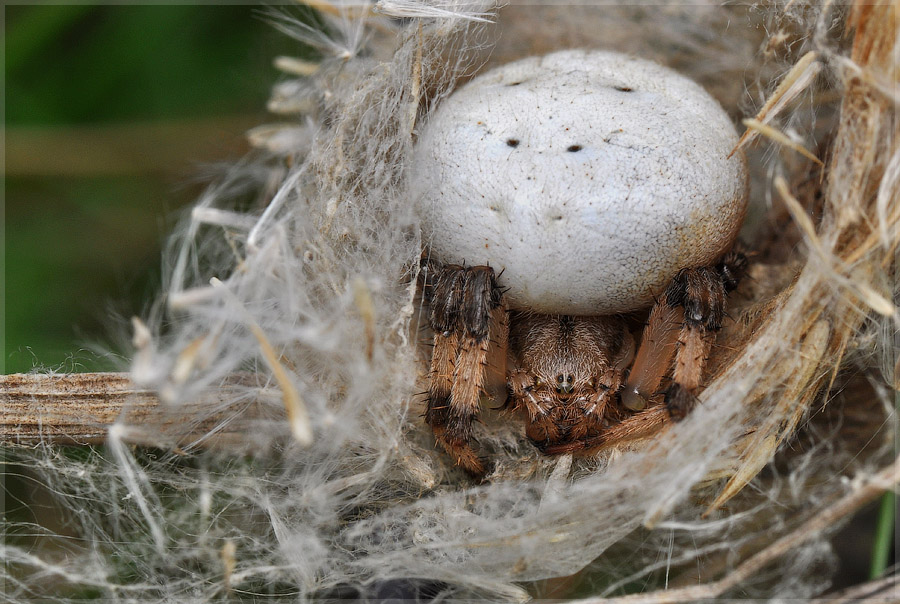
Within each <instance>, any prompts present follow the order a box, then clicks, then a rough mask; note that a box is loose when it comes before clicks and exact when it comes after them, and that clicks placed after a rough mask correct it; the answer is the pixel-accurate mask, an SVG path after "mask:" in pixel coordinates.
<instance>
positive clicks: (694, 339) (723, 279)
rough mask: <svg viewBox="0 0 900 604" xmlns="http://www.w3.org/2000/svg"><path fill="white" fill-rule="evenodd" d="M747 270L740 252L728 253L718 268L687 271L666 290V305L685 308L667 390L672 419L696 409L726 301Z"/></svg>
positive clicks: (745, 261) (667, 401)
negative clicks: (670, 380) (704, 372)
mask: <svg viewBox="0 0 900 604" xmlns="http://www.w3.org/2000/svg"><path fill="white" fill-rule="evenodd" d="M746 266H747V259H746V257H745V256H744V255H743V254H741V253H740V252H729V253H728V254H726V255H725V256H724V257H723V258H722V259H721V260H720V261H719V262H718V263H717V264H715V265H713V266H703V267H700V268H694V269H684V270H682V271H680V272H679V273H678V275H676V276H675V279H674V280H673V281H672V284H671V285H670V286H669V289H668V290H666V296H665V298H666V304H667V305H669V306H671V307H675V306H681V307H683V308H684V323H683V326H682V328H681V331H680V332H679V334H678V343H677V345H676V352H675V369H674V371H673V374H672V384H671V385H670V386H669V388H668V389H667V390H666V395H665V401H666V407H667V408H668V410H669V415H670V416H671V417H672V418H673V419H675V420H679V419H682V418H684V417H685V415H687V413H688V412H690V410H691V409H692V408H693V407H694V405H695V403H696V400H697V391H698V389H699V387H700V383H701V380H702V379H703V370H704V369H705V367H706V362H707V360H708V359H709V353H710V350H711V349H712V344H713V341H714V340H715V337H716V333H717V332H718V331H719V329H721V327H722V320H723V319H724V317H725V299H726V297H727V296H728V293H729V292H731V291H732V290H734V289H735V288H736V287H737V284H738V281H739V280H740V278H741V276H743V274H744V272H745V270H746Z"/></svg>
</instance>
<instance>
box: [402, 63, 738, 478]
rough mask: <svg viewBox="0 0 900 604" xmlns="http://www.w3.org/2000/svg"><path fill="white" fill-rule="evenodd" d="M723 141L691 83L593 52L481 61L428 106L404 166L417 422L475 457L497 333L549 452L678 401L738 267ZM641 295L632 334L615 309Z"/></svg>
mask: <svg viewBox="0 0 900 604" xmlns="http://www.w3.org/2000/svg"><path fill="white" fill-rule="evenodd" d="M735 141H736V134H735V132H734V128H733V126H732V124H731V122H730V121H729V120H728V118H727V116H726V115H725V114H724V112H723V111H722V109H721V107H719V105H718V103H717V102H716V101H714V100H713V99H712V98H711V97H709V96H708V95H707V94H706V92H705V91H703V90H702V88H700V87H699V86H697V85H696V84H694V83H693V82H691V81H690V80H688V79H686V78H684V77H683V76H680V75H678V74H676V73H675V72H672V71H671V70H668V69H666V68H664V67H661V66H659V65H656V64H654V63H651V62H648V61H643V60H640V59H635V58H632V57H626V56H623V55H619V54H616V53H610V52H601V51H563V52H558V53H555V54H551V55H547V56H544V57H531V58H528V59H524V60H522V61H518V62H515V63H511V64H509V65H506V66H503V67H500V68H498V69H495V70H493V71H489V72H487V73H485V74H483V75H481V76H479V77H477V78H475V79H473V80H472V81H471V82H469V83H468V84H466V85H465V86H463V87H462V88H461V89H460V90H458V91H457V92H455V93H454V94H453V95H452V96H450V97H449V98H448V99H446V100H444V101H443V103H442V104H441V105H440V106H439V107H438V109H437V110H436V111H435V112H434V113H433V114H432V115H431V116H430V118H429V120H428V122H427V123H426V124H425V126H424V127H423V129H422V131H421V132H420V133H419V138H418V141H417V146H416V154H415V158H414V162H413V177H412V183H413V184H412V193H413V195H414V196H415V198H416V199H417V200H418V202H419V204H420V208H421V210H422V215H423V226H424V233H425V237H426V241H427V243H428V251H427V254H426V256H425V258H426V259H425V260H423V271H422V287H423V297H424V299H425V300H426V302H427V304H428V306H429V322H430V325H431V328H432V330H433V331H434V348H433V352H432V359H431V368H430V375H429V388H428V395H427V402H426V410H425V421H426V422H427V423H428V424H429V425H430V426H431V428H432V430H433V432H434V435H435V439H436V441H437V443H438V444H439V445H440V446H441V447H442V448H443V449H444V450H446V452H447V453H449V454H450V455H451V456H452V457H453V459H454V460H455V461H456V463H457V465H459V466H460V467H462V468H463V469H464V470H466V471H467V472H469V473H471V474H473V475H483V474H484V473H485V470H486V468H485V464H484V461H483V460H482V459H481V458H480V457H479V455H478V452H477V449H476V447H475V446H474V444H473V442H472V425H473V422H475V421H476V420H477V417H478V414H479V411H480V400H481V395H482V393H483V390H484V380H485V366H486V360H487V356H488V350H489V347H490V346H491V344H492V343H494V344H496V345H498V346H500V347H501V348H503V349H507V351H508V358H507V361H506V365H507V370H506V374H505V377H506V389H507V400H506V404H505V406H506V407H507V408H510V409H513V410H517V411H521V412H523V413H522V414H523V415H524V417H525V433H526V435H527V436H528V437H529V438H530V440H531V441H532V442H533V443H534V444H535V445H536V446H537V447H538V448H539V449H540V450H541V451H542V452H544V453H546V454H559V453H565V452H575V451H583V450H589V449H591V448H592V447H595V446H596V445H597V444H598V443H600V442H602V441H603V439H604V437H605V436H604V435H605V434H607V433H608V432H609V431H610V430H612V429H613V428H611V426H614V425H615V424H616V422H617V421H619V420H620V419H622V418H623V417H625V416H627V414H628V413H630V412H636V411H641V410H642V409H644V408H645V407H646V406H647V405H648V403H649V402H653V401H656V400H657V399H658V398H659V397H660V396H661V397H662V398H663V400H664V403H665V409H666V413H667V414H668V415H669V416H670V417H671V418H673V419H675V420H677V419H680V418H683V417H684V416H685V415H686V414H687V413H688V412H689V411H690V409H691V408H692V407H693V405H694V403H695V400H696V396H697V394H698V391H699V389H700V387H701V385H702V377H703V370H704V367H705V364H706V360H707V358H708V356H709V352H710V349H711V346H712V344H713V341H714V338H715V334H716V332H717V331H718V330H719V328H720V327H721V325H722V320H723V317H724V313H725V304H726V296H727V295H728V293H729V292H731V291H732V290H734V289H735V287H736V286H737V284H738V281H739V280H740V278H741V276H742V275H743V273H744V272H745V270H746V264H747V262H746V258H745V257H744V255H743V254H741V253H739V252H735V251H732V246H733V243H734V241H735V239H736V237H737V232H738V230H739V228H740V225H741V222H742V221H743V216H744V212H745V208H746V200H747V175H746V167H745V165H744V160H743V158H742V157H739V156H737V157H733V158H730V157H729V151H730V150H731V149H732V148H733V147H734V143H735ZM651 306H652V310H651V312H650V314H649V319H648V322H647V326H646V327H645V329H644V330H643V333H642V335H641V338H640V339H641V344H640V346H639V347H637V346H636V345H635V338H634V337H633V336H632V334H631V332H630V330H629V323H628V319H627V317H629V316H632V317H633V316H634V313H635V312H637V311H642V310H644V309H647V308H649V307H651ZM669 373H671V377H670V378H668V381H666V376H667V374H669ZM666 383H667V384H668V385H667V386H666V387H665V388H664V390H663V391H660V388H661V385H663V384H666ZM623 407H624V409H623ZM655 408H656V407H654V409H655ZM650 411H652V409H648V410H647V412H650Z"/></svg>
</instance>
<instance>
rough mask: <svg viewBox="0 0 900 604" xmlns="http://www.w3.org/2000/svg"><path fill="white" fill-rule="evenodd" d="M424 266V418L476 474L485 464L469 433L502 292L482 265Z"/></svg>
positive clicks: (442, 442)
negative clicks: (428, 348) (429, 334)
mask: <svg viewBox="0 0 900 604" xmlns="http://www.w3.org/2000/svg"><path fill="white" fill-rule="evenodd" d="M428 269H429V273H430V274H429V276H428V278H427V281H426V292H427V295H428V297H429V304H430V307H431V328H432V329H433V330H434V351H433V352H432V358H431V384H430V386H429V393H428V403H427V407H426V410H425V421H426V422H427V423H428V424H429V425H430V426H431V428H432V430H433V431H434V436H435V439H436V440H437V442H438V443H439V444H440V445H441V447H443V448H444V450H446V451H447V453H449V454H450V455H451V456H452V457H453V458H454V460H455V461H456V463H457V465H459V466H460V467H462V468H463V469H465V470H466V471H467V472H469V473H470V474H474V475H478V476H480V475H482V474H484V472H485V468H484V464H483V462H482V461H481V460H480V459H479V457H478V455H477V453H476V452H475V450H474V449H473V448H472V446H471V444H470V438H471V432H472V422H473V421H475V419H476V418H477V416H478V411H479V405H480V397H481V392H482V390H483V388H484V376H485V365H486V363H487V352H488V347H489V345H490V331H491V329H490V326H491V322H492V315H493V314H494V313H495V312H503V311H504V309H503V308H501V292H500V289H499V287H498V286H497V282H496V280H495V278H494V271H493V269H491V268H490V267H487V266H473V267H463V266H458V265H443V266H435V265H434V264H432V265H430V266H429V267H428ZM494 322H495V324H496V320H495V321H494Z"/></svg>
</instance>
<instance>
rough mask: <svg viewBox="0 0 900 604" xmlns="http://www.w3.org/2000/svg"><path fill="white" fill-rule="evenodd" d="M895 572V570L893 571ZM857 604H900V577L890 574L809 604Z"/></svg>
mask: <svg viewBox="0 0 900 604" xmlns="http://www.w3.org/2000/svg"><path fill="white" fill-rule="evenodd" d="M895 570H896V569H895ZM858 602H872V603H873V604H875V603H877V602H900V576H898V575H897V574H896V572H894V573H890V574H889V575H888V576H887V577H884V578H883V579H878V580H877V581H869V582H868V583H863V584H862V585H854V586H853V587H850V588H848V589H845V590H843V591H840V592H837V593H834V594H829V595H827V596H825V597H824V598H817V599H815V600H812V602H811V603H810V604H851V603H858Z"/></svg>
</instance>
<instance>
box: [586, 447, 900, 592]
mask: <svg viewBox="0 0 900 604" xmlns="http://www.w3.org/2000/svg"><path fill="white" fill-rule="evenodd" d="M898 483H900V457H898V458H896V459H895V460H894V463H892V464H891V465H889V466H888V467H886V468H885V469H883V470H882V471H881V472H879V473H878V474H876V475H875V476H873V477H871V478H870V479H868V480H867V481H866V482H865V483H863V484H861V485H860V486H859V487H857V488H856V489H855V490H853V491H851V492H850V493H848V494H847V495H845V496H844V497H842V498H841V499H839V500H838V501H836V502H835V503H833V504H832V505H830V506H828V507H826V508H824V509H823V510H822V511H820V512H819V513H817V514H816V515H814V516H813V517H812V518H810V519H809V520H807V521H806V522H804V523H803V524H802V525H800V526H799V527H798V528H797V529H796V530H794V531H793V532H791V533H788V534H787V535H785V536H784V537H782V538H781V539H778V540H777V541H775V542H774V543H772V545H770V546H768V547H766V548H765V549H763V550H762V551H760V552H758V553H757V554H754V555H753V556H751V557H750V558H748V559H747V560H745V561H744V562H743V563H741V564H740V565H738V566H737V568H735V569H734V570H733V571H732V572H731V573H729V574H728V575H726V576H725V577H723V578H722V579H719V580H718V581H713V582H712V583H707V584H706V585H698V586H695V587H685V588H681V589H671V590H662V591H655V592H651V593H647V594H635V595H630V596H623V597H620V598H587V599H584V600H578V601H577V602H578V603H579V604H601V603H602V604H611V603H618V602H622V603H625V602H628V603H636V602H646V603H647V604H664V603H668V602H696V601H700V600H705V599H711V598H716V597H718V596H720V595H721V594H723V593H725V592H726V591H728V590H729V589H732V588H734V587H737V586H738V585H740V584H741V583H742V582H743V581H746V580H747V579H749V578H750V577H751V576H753V575H754V574H756V573H757V572H759V571H760V570H762V569H763V568H764V567H765V566H767V565H768V564H770V563H772V562H774V561H775V560H777V559H778V558H780V557H781V556H783V555H784V554H786V553H787V552H789V551H791V550H792V549H794V548H796V547H798V546H800V545H801V544H803V543H805V542H806V541H808V540H810V539H814V538H816V537H819V536H821V535H823V534H824V533H825V532H826V531H827V530H828V529H829V528H831V527H832V526H833V525H834V524H835V523H836V522H838V521H839V520H840V519H841V518H844V517H845V516H847V515H849V514H852V513H853V512H855V511H856V510H858V509H859V508H861V507H862V506H864V505H866V504H867V503H869V502H870V501H872V500H874V499H876V498H877V497H878V496H879V495H881V494H882V493H884V492H885V491H886V490H888V489H891V488H894V487H895V486H896V485H897V484H898Z"/></svg>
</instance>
